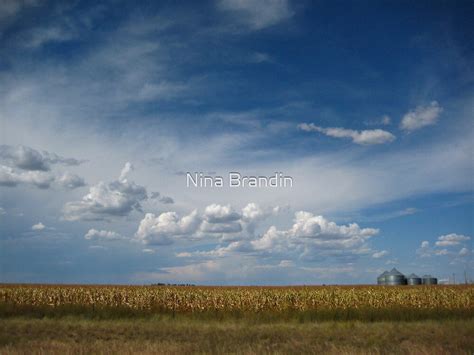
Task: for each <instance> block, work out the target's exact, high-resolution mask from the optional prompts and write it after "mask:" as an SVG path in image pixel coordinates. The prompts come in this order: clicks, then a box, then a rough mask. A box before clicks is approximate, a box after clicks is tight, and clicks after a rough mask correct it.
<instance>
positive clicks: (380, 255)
mask: <svg viewBox="0 0 474 355" xmlns="http://www.w3.org/2000/svg"><path fill="white" fill-rule="evenodd" d="M386 255H388V251H386V250H381V251H377V252H375V253H373V254H372V257H373V258H374V259H380V258H383V257H384V256H386Z"/></svg>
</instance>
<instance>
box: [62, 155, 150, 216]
mask: <svg viewBox="0 0 474 355" xmlns="http://www.w3.org/2000/svg"><path fill="white" fill-rule="evenodd" d="M131 170H132V166H131V164H130V163H127V164H125V167H124V168H123V169H122V172H121V173H120V177H119V180H115V181H112V182H110V183H105V182H102V181H101V182H99V183H98V184H97V185H94V186H91V187H90V189H89V193H88V194H86V195H85V196H84V197H83V198H82V200H80V201H73V202H68V203H66V204H65V205H64V208H63V213H64V219H66V220H69V221H75V220H102V219H106V218H107V217H117V216H127V215H128V214H130V212H132V211H133V210H137V211H141V202H142V201H144V200H146V199H147V191H146V188H145V187H143V186H140V185H137V184H135V183H134V182H133V181H129V180H128V179H127V176H128V174H129V173H130V171H131Z"/></svg>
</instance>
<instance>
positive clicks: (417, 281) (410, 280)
mask: <svg viewBox="0 0 474 355" xmlns="http://www.w3.org/2000/svg"><path fill="white" fill-rule="evenodd" d="M407 284H408V285H421V277H419V276H418V275H416V274H411V275H410V276H408V277H407Z"/></svg>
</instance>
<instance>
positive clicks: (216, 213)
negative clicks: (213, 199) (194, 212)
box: [204, 203, 240, 223]
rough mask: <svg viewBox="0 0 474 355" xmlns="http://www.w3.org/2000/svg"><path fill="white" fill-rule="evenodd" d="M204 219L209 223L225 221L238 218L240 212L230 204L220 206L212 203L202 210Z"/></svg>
mask: <svg viewBox="0 0 474 355" xmlns="http://www.w3.org/2000/svg"><path fill="white" fill-rule="evenodd" d="M204 219H205V220H206V221H208V222H209V223H226V222H232V221H236V220H238V219H240V214H238V213H237V212H235V211H234V210H233V209H232V207H231V206H230V205H226V206H222V205H218V204H215V203H214V204H212V205H209V206H207V207H206V209H205V210H204Z"/></svg>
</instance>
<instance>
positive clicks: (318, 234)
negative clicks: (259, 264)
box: [250, 211, 379, 259]
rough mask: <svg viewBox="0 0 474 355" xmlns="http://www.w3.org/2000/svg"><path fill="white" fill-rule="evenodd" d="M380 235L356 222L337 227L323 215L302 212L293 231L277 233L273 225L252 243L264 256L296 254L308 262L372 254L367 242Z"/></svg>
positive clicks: (296, 216)
mask: <svg viewBox="0 0 474 355" xmlns="http://www.w3.org/2000/svg"><path fill="white" fill-rule="evenodd" d="M378 233H379V230H378V229H374V228H360V227H359V226H358V225H357V224H356V223H351V224H349V225H337V224H336V223H335V222H331V221H328V220H327V219H325V218H324V217H323V216H314V215H313V214H312V213H310V212H305V211H300V212H296V213H295V219H294V224H293V226H292V227H291V228H290V229H288V230H278V229H277V228H276V227H275V226H271V227H270V228H269V229H268V230H267V232H266V233H264V234H263V235H262V236H261V237H259V238H257V239H255V240H252V241H251V242H250V244H251V246H252V248H253V249H254V250H257V251H261V252H264V253H272V254H286V253H297V254H298V255H299V256H300V257H303V258H309V259H315V258H321V257H325V256H336V257H342V258H346V257H352V256H355V255H358V254H364V253H367V252H369V251H370V248H368V247H367V241H368V239H370V238H371V237H373V236H375V235H377V234H378Z"/></svg>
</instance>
